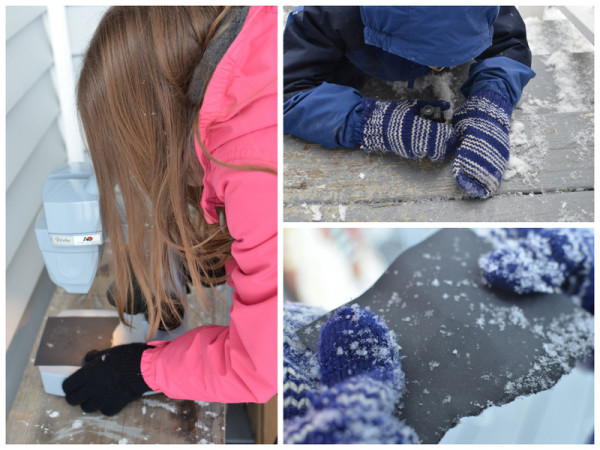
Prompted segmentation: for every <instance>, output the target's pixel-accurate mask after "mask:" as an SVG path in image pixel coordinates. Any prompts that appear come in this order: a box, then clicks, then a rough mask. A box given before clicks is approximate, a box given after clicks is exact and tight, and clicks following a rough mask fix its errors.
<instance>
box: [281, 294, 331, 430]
mask: <svg viewBox="0 0 600 450" xmlns="http://www.w3.org/2000/svg"><path fill="white" fill-rule="evenodd" d="M325 313H326V311H325V310H322V309H320V308H315V307H314V306H308V305H303V304H301V303H286V304H285V305H284V307H283V418H284V420H286V421H287V420H291V419H293V418H295V417H296V416H302V415H303V414H304V413H305V412H306V409H307V408H308V407H309V406H310V404H311V396H312V394H313V392H314V391H316V390H317V388H318V387H319V385H320V384H321V382H320V373H319V360H318V358H317V355H316V354H315V353H314V352H313V351H311V350H310V349H308V348H307V347H306V346H305V345H304V344H303V343H302V341H301V340H300V338H299V337H298V335H297V334H296V332H297V331H298V330H300V329H301V328H302V327H304V326H306V325H308V324H309V323H311V322H313V321H315V320H316V319H318V318H319V317H321V316H322V315H324V314H325Z"/></svg>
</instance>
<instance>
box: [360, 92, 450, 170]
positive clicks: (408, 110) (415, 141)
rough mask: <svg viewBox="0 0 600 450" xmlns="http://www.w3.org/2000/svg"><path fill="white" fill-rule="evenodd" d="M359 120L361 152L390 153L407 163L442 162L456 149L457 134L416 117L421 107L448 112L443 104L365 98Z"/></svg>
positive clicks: (443, 126) (436, 123) (440, 124)
mask: <svg viewBox="0 0 600 450" xmlns="http://www.w3.org/2000/svg"><path fill="white" fill-rule="evenodd" d="M362 105H363V111H362V116H361V121H360V125H361V129H362V142H361V145H362V148H364V150H365V151H366V152H368V153H370V152H374V151H380V152H392V153H394V154H396V155H398V156H401V157H403V158H408V159H422V158H425V157H429V159H431V160H433V161H439V160H442V159H444V158H445V157H446V156H448V155H449V154H450V153H452V152H453V151H454V149H455V148H456V142H457V137H456V132H455V131H454V129H453V128H452V127H451V126H450V125H448V124H446V123H439V122H435V121H433V120H428V119H424V118H422V117H419V111H420V110H421V108H422V107H423V106H426V105H431V106H437V107H440V108H441V110H442V111H445V110H447V109H448V108H450V104H449V103H448V102H444V101H425V100H403V101H399V102H395V101H380V100H376V99H372V98H365V99H363V101H362Z"/></svg>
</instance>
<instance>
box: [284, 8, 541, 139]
mask: <svg viewBox="0 0 600 450" xmlns="http://www.w3.org/2000/svg"><path fill="white" fill-rule="evenodd" d="M283 45H284V60H283V61H284V62H283V64H284V108H283V112H284V113H283V119H284V131H285V132H286V133H289V134H292V135H295V136H298V137H300V138H303V139H306V140H309V141H312V142H316V143H319V144H321V145H323V146H326V147H340V146H342V147H358V146H360V144H361V127H360V118H361V113H362V98H363V97H362V95H361V93H360V92H359V91H358V89H360V88H361V87H362V85H363V84H364V82H365V81H366V78H367V75H368V76H371V77H375V78H378V79H381V80H386V81H408V86H409V87H412V84H413V82H414V80H415V79H416V78H419V77H421V76H423V75H426V74H428V73H429V72H431V70H432V69H431V68H432V67H453V66H458V65H461V64H464V63H467V62H469V61H472V60H474V62H473V64H472V65H471V66H470V70H469V76H468V79H467V80H466V82H465V83H464V84H463V86H462V88H461V92H462V94H463V95H464V96H465V97H467V96H469V95H472V94H475V93H477V92H479V91H481V90H493V91H495V92H498V93H500V94H502V95H503V96H505V97H506V98H507V99H509V101H510V102H511V103H512V104H513V106H514V105H516V103H517V102H518V101H519V98H520V97H521V92H522V90H523V88H524V87H525V85H526V84H527V82H528V81H529V80H530V79H531V78H533V77H534V76H535V73H534V72H533V71H532V70H531V68H530V67H531V52H530V50H529V47H528V45H527V38H526V32H525V24H524V23H523V20H522V18H521V16H520V15H519V13H518V11H517V10H516V8H515V7H509V6H503V7H495V6H487V7H463V6H443V7H441V6H439V7H438V6H435V7H434V6H425V7H415V6H404V7H399V6H360V7H359V6H341V7H308V6H307V7H300V8H297V9H296V10H294V11H293V12H292V13H291V14H290V15H289V17H288V21H287V24H286V28H285V32H284V40H283Z"/></svg>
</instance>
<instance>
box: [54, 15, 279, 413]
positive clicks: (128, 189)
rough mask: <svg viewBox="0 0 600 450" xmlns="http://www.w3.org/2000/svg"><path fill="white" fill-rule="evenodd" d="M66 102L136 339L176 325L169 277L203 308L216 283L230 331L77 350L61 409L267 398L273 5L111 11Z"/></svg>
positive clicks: (273, 217) (271, 365)
mask: <svg viewBox="0 0 600 450" xmlns="http://www.w3.org/2000/svg"><path fill="white" fill-rule="evenodd" d="M77 101H78V108H79V112H80V116H81V121H82V124H83V129H84V131H85V137H86V140H87V144H88V147H89V151H90V154H91V158H92V162H93V165H94V170H95V172H96V177H97V180H98V187H99V191H100V203H101V211H102V217H103V223H104V226H105V227H106V229H107V232H108V236H109V238H110V241H111V248H112V252H113V255H114V261H113V262H114V269H115V276H116V280H115V285H114V289H113V296H114V301H115V304H116V307H117V310H118V311H119V315H120V317H121V319H122V320H123V317H124V316H123V313H124V312H127V311H129V309H128V308H131V307H133V306H132V305H133V302H134V299H133V297H134V296H133V295H131V293H132V292H134V288H135V290H136V291H138V292H141V294H142V295H143V298H144V299H145V307H146V311H147V317H148V322H149V326H150V331H149V336H152V335H154V333H155V332H156V330H157V329H158V328H159V327H162V326H165V325H166V326H167V328H168V323H170V322H172V321H173V318H175V321H176V322H177V321H181V314H182V311H181V309H180V308H179V305H181V304H183V305H185V298H184V295H182V293H181V292H178V291H177V290H175V295H174V293H173V289H172V286H174V285H177V282H176V280H177V279H178V278H179V277H181V274H185V276H187V278H188V279H189V280H190V281H191V283H192V284H193V286H194V287H195V288H196V289H195V292H196V295H197V297H198V300H199V301H200V302H201V303H203V304H204V303H205V299H204V297H203V296H202V289H201V287H202V286H203V285H204V286H206V285H215V284H216V283H219V282H223V281H225V280H227V282H228V283H229V284H230V285H231V286H233V306H232V307H231V310H230V324H229V326H216V325H204V326H200V327H197V328H195V329H193V330H190V331H188V332H187V333H184V334H183V335H181V336H179V337H177V338H175V339H173V340H172V341H153V342H149V343H147V344H143V343H139V344H125V345H118V346H114V347H112V348H110V349H106V350H103V351H100V352H96V353H93V354H88V355H87V356H86V362H85V364H84V365H83V367H82V368H81V369H79V370H78V371H77V372H75V373H74V374H73V375H71V376H70V377H69V378H67V379H66V380H65V382H64V383H63V389H64V391H65V394H66V400H67V401H68V402H69V403H70V404H73V405H81V408H82V409H83V410H84V411H85V412H91V411H96V410H100V411H101V412H102V413H103V414H106V415H112V414H116V413H117V412H118V411H120V410H121V409H122V408H123V407H124V406H125V405H127V404H128V403H129V402H131V401H132V400H134V399H136V398H138V397H140V396H141V395H142V394H143V393H144V392H146V391H151V390H152V391H157V392H162V393H164V394H165V395H167V396H168V397H171V398H178V399H189V400H202V401H217V402H223V403H235V402H265V401H267V400H268V399H269V398H271V397H272V396H273V395H274V394H275V393H276V389H277V387H276V386H277V175H276V167H277V8H276V7H258V6H250V7H219V6H202V7H198V6H182V7H175V6H165V7H158V6H157V7H111V8H110V9H109V10H108V11H107V13H106V14H105V15H104V17H103V18H102V20H101V22H100V24H99V26H98V28H97V30H96V32H95V34H94V36H93V38H92V40H91V43H90V46H89V49H88V50H87V52H86V55H85V58H84V62H83V67H82V70H81V75H80V78H79V83H78V91H77ZM120 197H122V204H121V202H120V200H119V198H120ZM122 216H124V218H125V220H126V224H127V226H126V227H124V226H122V221H123V217H122Z"/></svg>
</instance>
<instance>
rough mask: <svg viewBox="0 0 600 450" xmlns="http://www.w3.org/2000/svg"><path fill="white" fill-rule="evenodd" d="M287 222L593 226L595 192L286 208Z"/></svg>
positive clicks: (506, 195) (293, 206) (306, 204)
mask: <svg viewBox="0 0 600 450" xmlns="http://www.w3.org/2000/svg"><path fill="white" fill-rule="evenodd" d="M284 216H285V218H286V220H287V221H288V222H307V221H313V222H375V221H381V222H400V221H403V222H428V221H437V222H485V221H491V222H521V221H523V222H553V221H557V222H592V221H593V220H594V192H593V191H581V192H548V193H544V194H534V193H531V194H523V195H519V194H504V195H498V196H495V197H492V198H490V199H488V200H477V199H472V200H455V201H451V200H440V199H423V200H418V201H406V202H382V203H377V204H373V203H371V204H364V203H354V204H310V203H305V204H302V205H296V204H294V205H286V206H285V207H284Z"/></svg>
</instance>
